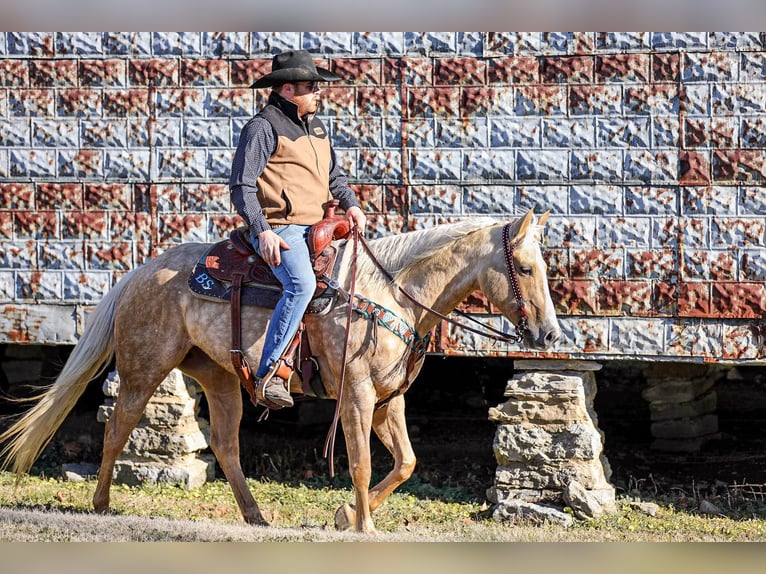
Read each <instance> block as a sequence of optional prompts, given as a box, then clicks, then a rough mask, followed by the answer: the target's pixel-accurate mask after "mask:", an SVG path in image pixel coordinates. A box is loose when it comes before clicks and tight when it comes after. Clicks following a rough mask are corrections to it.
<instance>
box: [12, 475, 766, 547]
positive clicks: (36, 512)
mask: <svg viewBox="0 0 766 574" xmlns="http://www.w3.org/2000/svg"><path fill="white" fill-rule="evenodd" d="M248 486H249V487H250V489H251V491H252V492H253V495H254V496H255V498H256V500H257V501H258V503H259V506H260V507H261V509H262V511H264V513H265V514H266V515H267V516H269V517H270V520H271V525H272V527H270V528H253V527H250V526H247V525H245V524H244V523H243V522H242V519H241V516H240V514H239V510H238V508H237V506H236V503H235V501H234V497H233V495H232V493H231V490H230V489H229V486H228V484H227V483H226V482H225V481H223V480H216V481H214V482H210V483H207V484H205V485H203V486H202V487H200V488H198V489H194V490H191V491H188V490H185V489H183V488H180V487H176V486H171V485H144V486H140V487H128V486H121V485H113V486H112V506H111V511H112V513H111V516H107V517H103V516H99V515H95V514H93V511H92V506H91V497H92V495H93V491H94V489H95V480H86V481H84V482H65V481H62V480H60V479H57V478H47V477H45V476H23V477H21V478H20V480H19V481H18V482H17V480H16V477H15V475H12V474H10V473H6V472H3V473H0V540H5V541H11V540H37V541H61V540H98V541H101V540H107V541H119V540H140V541H144V540H189V541H208V540H242V541H247V540H253V541H256V540H257V541H263V540H304V541H320V540H321V541H327V540H330V541H332V540H358V539H359V537H358V536H357V535H354V534H348V533H336V532H335V530H334V526H333V515H334V512H335V510H336V509H337V508H338V507H339V506H340V505H341V504H343V503H344V502H351V501H352V499H353V495H352V492H351V489H350V487H349V486H348V485H340V486H334V485H331V486H328V485H322V484H319V483H316V482H312V481H311V480H308V481H303V482H292V483H281V482H271V481H268V480H266V481H256V480H252V479H249V480H248ZM423 486H424V489H423V491H421V492H418V485H417V484H415V485H412V486H411V487H410V489H409V491H408V492H396V493H394V494H393V495H392V496H391V497H390V498H389V499H388V500H387V501H386V503H385V504H384V505H383V506H382V507H381V508H380V509H379V510H378V511H377V512H376V513H375V514H374V519H375V521H376V527H377V529H378V531H379V536H378V540H385V541H452V542H466V541H472V542H497V541H516V542H520V541H524V542H527V541H536V542H540V541H546V542H594V541H622V542H638V541H641V542H680V541H683V542H689V541H764V540H766V507H765V506H764V503H763V501H759V500H747V499H745V498H742V497H741V496H739V497H738V498H737V500H734V499H729V500H728V501H727V500H725V499H723V498H720V497H719V499H717V500H715V501H714V502H715V503H716V504H717V506H718V507H719V508H721V509H722V510H721V513H720V515H717V516H711V515H707V514H702V513H700V512H699V510H698V503H699V501H698V500H695V499H694V498H693V497H689V496H687V495H686V494H685V493H673V494H661V495H658V496H654V498H653V502H655V503H656V504H657V505H658V507H659V510H658V512H657V513H656V514H655V515H654V516H650V515H648V514H646V513H645V512H643V511H641V510H640V509H638V508H637V507H636V506H635V504H634V503H635V502H636V501H637V500H638V499H640V498H645V496H644V497H642V496H641V493H638V492H632V493H630V495H625V496H620V497H619V499H618V512H617V513H615V514H611V515H608V516H604V517H602V518H599V519H597V520H590V521H576V522H575V525H574V526H572V527H570V528H565V527H561V526H554V525H542V526H538V525H533V524H529V523H523V522H519V523H513V524H509V523H498V522H496V521H494V520H492V518H491V510H492V509H491V508H490V507H489V506H488V504H487V503H486V502H485V501H483V500H480V499H479V498H477V497H475V496H473V495H471V494H470V493H461V492H460V489H454V491H453V492H450V493H448V496H446V497H440V496H439V495H438V493H435V492H433V491H432V490H431V489H428V488H425V486H427V485H423Z"/></svg>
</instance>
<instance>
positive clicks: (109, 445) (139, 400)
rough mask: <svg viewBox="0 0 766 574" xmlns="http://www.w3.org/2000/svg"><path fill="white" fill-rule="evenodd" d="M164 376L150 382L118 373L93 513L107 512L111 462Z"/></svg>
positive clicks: (142, 377)
mask: <svg viewBox="0 0 766 574" xmlns="http://www.w3.org/2000/svg"><path fill="white" fill-rule="evenodd" d="M166 375H167V373H165V374H162V375H161V376H160V375H155V379H154V380H152V379H150V378H148V377H147V376H142V374H141V373H138V374H130V375H128V376H125V375H123V374H122V373H120V393H119V396H118V397H117V402H116V404H115V406H114V411H113V412H112V416H111V417H109V421H108V422H107V423H106V430H105V431H104V452H103V455H102V456H101V468H100V469H99V471H98V483H97V485H96V492H95V493H94V495H93V508H94V509H95V510H96V512H99V513H105V512H107V511H108V510H109V488H110V486H111V484H112V477H113V475H114V463H115V461H116V460H117V457H118V456H119V455H120V452H122V449H123V447H124V446H125V443H126V442H128V437H129V436H130V433H131V431H132V430H133V429H134V428H135V427H136V425H137V424H138V421H139V420H140V419H141V415H142V414H143V413H144V408H145V407H146V403H147V402H149V399H150V398H151V396H152V394H153V393H154V391H155V389H156V388H157V387H158V386H159V384H160V383H161V382H162V380H163V379H164V378H165V376H166Z"/></svg>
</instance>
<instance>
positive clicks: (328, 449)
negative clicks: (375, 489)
mask: <svg viewBox="0 0 766 574" xmlns="http://www.w3.org/2000/svg"><path fill="white" fill-rule="evenodd" d="M359 237H360V234H359V230H358V229H357V228H356V227H354V229H353V230H352V239H353V245H354V250H353V252H352V254H351V286H350V288H349V297H348V307H347V308H346V336H345V341H344V342H343V357H342V359H341V371H340V378H339V380H338V398H337V399H336V401H335V413H334V414H333V417H332V425H331V426H330V431H329V432H328V433H327V438H326V439H325V442H324V457H325V458H328V453H329V462H330V478H333V477H334V476H335V455H334V451H335V435H336V434H337V431H338V419H339V418H340V405H341V400H342V399H343V383H344V381H345V379H346V357H347V355H348V339H349V333H350V332H351V317H352V316H353V314H354V304H353V302H354V292H355V291H356V259H357V253H358V245H359Z"/></svg>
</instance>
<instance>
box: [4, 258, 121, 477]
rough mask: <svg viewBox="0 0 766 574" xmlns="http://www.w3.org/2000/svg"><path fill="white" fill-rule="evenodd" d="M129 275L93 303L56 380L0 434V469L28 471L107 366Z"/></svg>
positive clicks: (111, 353) (110, 358)
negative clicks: (118, 310)
mask: <svg viewBox="0 0 766 574" xmlns="http://www.w3.org/2000/svg"><path fill="white" fill-rule="evenodd" d="M132 275H133V272H132V271H131V272H130V273H128V274H127V275H125V276H124V277H123V278H122V279H121V280H120V281H119V282H118V283H117V285H115V286H114V288H112V289H111V290H110V291H109V292H108V293H107V294H106V295H105V296H104V298H103V299H102V300H101V302H100V303H99V304H98V305H97V306H96V308H95V310H94V311H93V313H92V314H91V316H90V317H89V318H88V321H87V325H86V328H85V330H84V332H83V335H82V337H81V338H80V340H79V341H78V343H77V345H76V346H75V348H74V350H73V351H72V354H71V355H70V356H69V359H68V360H67V362H66V364H65V365H64V368H63V370H62V371H61V374H60V375H59V376H58V378H57V379H56V381H55V382H54V383H53V384H52V385H50V386H49V387H48V388H47V389H46V390H45V391H44V392H42V393H41V394H39V395H37V396H36V397H34V398H32V399H30V400H35V401H37V402H36V404H35V406H33V407H32V408H31V409H29V410H28V411H27V412H26V413H24V415H22V417H21V418H20V419H19V420H18V421H16V422H15V423H14V424H13V425H11V427H10V428H9V429H8V430H6V431H5V432H4V433H2V434H1V435H0V444H3V448H2V450H0V459H2V464H1V465H0V468H2V469H7V468H8V467H9V466H10V467H11V469H12V470H13V472H15V473H19V474H21V473H26V472H28V471H29V469H30V468H31V467H32V465H33V464H34V462H35V460H37V457H38V456H40V453H41V452H42V451H43V449H44V448H45V447H46V445H47V444H48V443H49V442H50V440H51V439H52V438H53V435H54V434H55V433H56V430H57V429H58V428H59V426H61V423H63V422H64V419H65V418H66V416H67V415H68V414H69V411H71V410H72V408H73V407H74V405H75V404H76V403H77V399H79V398H80V396H81V395H82V394H83V392H85V389H86V387H87V386H88V383H89V382H90V381H92V380H93V379H94V378H96V377H97V376H98V375H99V374H101V373H102V372H103V370H104V369H105V368H107V366H108V365H109V363H110V362H111V360H112V357H113V355H114V316H115V312H116V308H117V303H118V301H119V299H120V295H121V293H122V292H123V291H124V290H125V287H126V286H127V284H128V280H129V279H130V277H131V276H132Z"/></svg>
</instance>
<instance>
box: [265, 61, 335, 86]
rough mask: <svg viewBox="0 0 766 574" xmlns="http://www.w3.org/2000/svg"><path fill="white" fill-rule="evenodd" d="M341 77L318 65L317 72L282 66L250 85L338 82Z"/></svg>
mask: <svg viewBox="0 0 766 574" xmlns="http://www.w3.org/2000/svg"><path fill="white" fill-rule="evenodd" d="M340 79H341V78H340V76H336V75H335V74H333V73H332V72H331V71H330V70H327V69H325V68H320V67H318V66H317V73H316V74H314V73H313V72H311V71H310V70H307V69H306V68H282V69H281V70H276V71H275V72H271V73H270V74H266V75H265V76H263V77H262V78H259V79H257V80H256V81H255V82H253V83H252V84H251V85H250V87H251V88H256V89H257V88H270V87H272V86H274V85H277V84H287V83H292V82H314V81H316V82H337V81H338V80H340Z"/></svg>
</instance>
